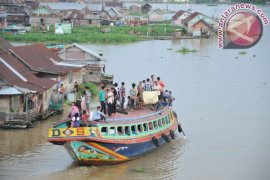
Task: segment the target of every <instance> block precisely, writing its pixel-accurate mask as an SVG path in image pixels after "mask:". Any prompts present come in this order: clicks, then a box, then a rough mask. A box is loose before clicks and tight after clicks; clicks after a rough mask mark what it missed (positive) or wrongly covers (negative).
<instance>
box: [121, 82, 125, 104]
mask: <svg viewBox="0 0 270 180" xmlns="http://www.w3.org/2000/svg"><path fill="white" fill-rule="evenodd" d="M125 98H126V88H125V83H124V82H122V86H121V88H120V102H121V103H120V107H121V109H123V108H124V104H125Z"/></svg>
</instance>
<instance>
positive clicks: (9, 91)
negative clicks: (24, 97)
mask: <svg viewBox="0 0 270 180" xmlns="http://www.w3.org/2000/svg"><path fill="white" fill-rule="evenodd" d="M16 94H23V93H22V92H21V91H19V90H18V89H17V88H15V87H12V86H8V87H2V88H0V95H16Z"/></svg>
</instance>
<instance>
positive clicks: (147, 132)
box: [48, 106, 182, 165]
mask: <svg viewBox="0 0 270 180" xmlns="http://www.w3.org/2000/svg"><path fill="white" fill-rule="evenodd" d="M67 124H68V121H64V122H61V123H59V124H56V125H54V126H53V127H52V128H50V129H49V133H48V140H49V142H51V143H53V144H57V145H64V147H65V148H66V150H67V151H68V153H69V154H70V156H71V157H72V158H73V159H74V160H75V161H76V162H78V163H79V164H80V165H107V164H115V163H120V162H125V161H128V160H132V159H134V158H137V157H140V156H142V155H144V154H146V153H149V152H151V151H153V150H155V149H157V148H158V147H160V146H161V145H163V144H166V143H168V142H170V141H171V140H172V139H174V138H175V131H176V130H177V129H178V131H179V132H181V131H182V128H181V126H180V124H179V123H178V121H177V117H176V114H175V113H174V112H173V111H172V108H171V107H170V106H166V107H164V108H163V109H161V110H159V111H153V110H152V109H151V106H143V109H142V110H134V111H131V112H129V113H128V115H126V114H121V113H116V115H114V117H113V118H111V119H107V122H106V123H105V122H103V123H96V124H95V123H91V124H90V125H89V126H86V127H77V128H69V127H68V126H67Z"/></svg>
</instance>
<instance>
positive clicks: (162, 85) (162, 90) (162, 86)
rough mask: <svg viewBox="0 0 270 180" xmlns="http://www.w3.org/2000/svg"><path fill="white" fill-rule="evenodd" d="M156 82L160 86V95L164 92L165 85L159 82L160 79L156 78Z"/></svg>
mask: <svg viewBox="0 0 270 180" xmlns="http://www.w3.org/2000/svg"><path fill="white" fill-rule="evenodd" d="M157 82H158V84H159V85H160V87H161V88H160V93H161V94H162V93H163V92H164V87H165V83H164V82H163V81H161V80H160V77H157Z"/></svg>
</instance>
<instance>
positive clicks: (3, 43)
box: [0, 36, 13, 51]
mask: <svg viewBox="0 0 270 180" xmlns="http://www.w3.org/2000/svg"><path fill="white" fill-rule="evenodd" d="M11 47H13V46H12V45H11V44H10V43H9V42H8V41H7V40H5V39H4V38H2V37H1V36H0V50H2V51H6V50H7V49H9V48H11Z"/></svg>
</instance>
